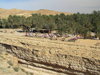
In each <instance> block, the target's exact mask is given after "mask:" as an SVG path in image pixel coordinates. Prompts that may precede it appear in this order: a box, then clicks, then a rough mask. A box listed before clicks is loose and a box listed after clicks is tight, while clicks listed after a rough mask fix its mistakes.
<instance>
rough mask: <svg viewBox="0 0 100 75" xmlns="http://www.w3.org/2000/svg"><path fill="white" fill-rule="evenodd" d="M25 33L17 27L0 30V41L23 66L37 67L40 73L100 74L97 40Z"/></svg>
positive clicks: (99, 55) (58, 74) (49, 74)
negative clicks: (65, 38) (72, 39)
mask: <svg viewBox="0 0 100 75" xmlns="http://www.w3.org/2000/svg"><path fill="white" fill-rule="evenodd" d="M24 34H25V33H19V32H17V30H12V32H9V30H8V31H7V32H6V33H5V32H1V33H0V44H1V45H2V46H3V47H4V48H5V49H6V51H7V52H9V53H10V54H12V55H14V56H16V57H17V58H18V62H19V63H21V64H23V67H24V68H25V66H27V67H26V68H30V69H31V71H35V70H36V68H38V70H36V72H37V71H38V72H40V73H41V74H40V75H44V73H46V75H67V74H68V75H100V40H90V39H78V40H76V41H75V42H65V41H61V40H60V39H59V40H50V39H46V38H44V39H43V38H35V37H25V36H24ZM28 65H29V67H28ZM32 67H36V68H35V69H33V68H32ZM43 70H45V71H43Z"/></svg>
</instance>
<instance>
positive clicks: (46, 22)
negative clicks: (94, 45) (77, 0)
mask: <svg viewBox="0 0 100 75" xmlns="http://www.w3.org/2000/svg"><path fill="white" fill-rule="evenodd" d="M0 28H22V29H23V30H24V31H26V30H27V29H29V28H37V29H48V30H49V32H51V30H57V31H58V33H59V34H60V35H62V34H63V33H66V32H68V33H71V34H73V33H75V34H81V35H83V36H84V38H86V37H87V35H88V34H89V33H90V32H91V31H92V32H95V33H96V35H97V36H98V37H99V38H100V11H93V12H92V13H91V14H80V13H76V14H73V15H65V14H63V13H62V14H60V15H55V16H54V15H49V16H47V15H41V14H32V16H30V17H27V18H26V17H24V16H16V15H13V16H12V15H9V17H8V18H7V19H0Z"/></svg>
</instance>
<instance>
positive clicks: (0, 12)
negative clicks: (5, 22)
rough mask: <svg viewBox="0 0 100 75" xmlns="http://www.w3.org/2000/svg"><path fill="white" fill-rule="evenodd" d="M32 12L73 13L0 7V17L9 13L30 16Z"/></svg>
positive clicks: (46, 13) (4, 16)
mask: <svg viewBox="0 0 100 75" xmlns="http://www.w3.org/2000/svg"><path fill="white" fill-rule="evenodd" d="M34 13H37V14H39V13H41V14H45V15H56V14H61V13H64V14H65V15H71V14H73V13H68V12H58V11H53V10H48V9H40V10H36V11H35V10H34V11H33V10H20V9H15V8H13V9H9V10H8V9H3V8H0V17H1V18H7V17H8V16H9V15H18V16H25V17H29V16H31V14H34Z"/></svg>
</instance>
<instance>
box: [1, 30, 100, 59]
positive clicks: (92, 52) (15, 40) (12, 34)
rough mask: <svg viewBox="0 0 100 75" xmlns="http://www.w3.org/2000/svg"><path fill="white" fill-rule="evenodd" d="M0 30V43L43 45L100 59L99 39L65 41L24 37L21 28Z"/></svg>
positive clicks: (63, 51) (62, 51) (27, 46)
mask: <svg viewBox="0 0 100 75" xmlns="http://www.w3.org/2000/svg"><path fill="white" fill-rule="evenodd" d="M5 30H6V31H7V32H6V33H5ZM0 31H3V32H0V42H1V43H6V44H10V45H16V46H20V47H25V48H30V49H32V48H33V47H32V45H36V46H37V47H36V48H38V49H41V46H42V47H43V46H44V47H45V49H47V50H49V49H51V48H52V49H54V50H55V49H56V50H59V52H60V53H62V54H64V53H65V54H69V55H74V56H80V57H88V58H96V59H100V58H99V57H100V55H99V54H100V40H92V39H78V40H77V41H75V42H66V41H61V38H60V39H59V40H50V39H47V38H44V39H43V38H36V37H26V36H25V33H24V32H21V31H22V30H21V29H0ZM22 43H26V44H27V45H23V44H22Z"/></svg>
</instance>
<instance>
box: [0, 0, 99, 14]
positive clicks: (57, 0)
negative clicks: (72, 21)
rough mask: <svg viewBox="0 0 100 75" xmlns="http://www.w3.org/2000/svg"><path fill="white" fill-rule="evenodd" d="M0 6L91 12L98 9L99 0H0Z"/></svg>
mask: <svg viewBox="0 0 100 75" xmlns="http://www.w3.org/2000/svg"><path fill="white" fill-rule="evenodd" d="M0 8H5V9H12V8H16V9H23V10H39V9H49V10H54V11H62V12H70V13H77V12H80V13H92V11H93V10H96V11H100V0H0Z"/></svg>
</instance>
